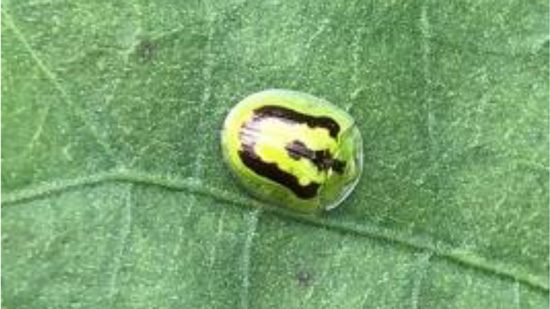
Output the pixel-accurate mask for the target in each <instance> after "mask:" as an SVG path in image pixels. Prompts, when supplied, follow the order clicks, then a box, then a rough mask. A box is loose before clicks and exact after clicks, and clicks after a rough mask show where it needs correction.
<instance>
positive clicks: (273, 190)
mask: <svg viewBox="0 0 550 309" xmlns="http://www.w3.org/2000/svg"><path fill="white" fill-rule="evenodd" d="M221 148H222V153H223V158H224V161H225V162H226V164H227V165H228V166H229V169H230V170H231V171H232V172H233V174H234V175H235V176H236V178H237V179H238V180H239V182H240V183H241V184H242V185H243V186H244V188H246V189H247V190H248V191H249V192H250V193H251V194H252V195H253V196H255V197H257V198H259V199H261V200H263V201H266V202H268V203H271V204H275V205H278V206H281V207H285V208H288V209H291V210H295V211H299V212H303V213H316V212H317V213H318V212H322V211H325V210H330V209H333V208H335V207H336V206H338V205H339V204H340V203H341V202H342V201H343V200H344V199H345V198H346V197H347V196H348V195H349V194H350V193H351V192H352V191H353V189H354V187H355V186H356V185H357V182H358V181H359V179H360V176H361V173H362V169H363V152H362V151H363V150H362V138H361V134H360V131H359V129H358V127H357V125H356V123H355V121H354V119H353V118H352V117H351V116H350V115H349V114H348V113H347V112H346V111H344V110H343V109H341V108H339V107H337V106H335V105H333V104H331V103H329V102H328V101H326V100H324V99H321V98H318V97H315V96H313V95H310V94H307V93H303V92H299V91H293V90H284V89H270V90H265V91H261V92H258V93H254V94H252V95H250V96H248V97H246V98H244V99H243V100H242V101H240V102H239V103H237V104H236V105H235V107H233V109H232V110H231V111H230V112H229V113H228V115H227V117H226V119H225V121H224V124H223V128H222V130H221Z"/></svg>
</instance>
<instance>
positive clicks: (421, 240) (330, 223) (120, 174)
mask: <svg viewBox="0 0 550 309" xmlns="http://www.w3.org/2000/svg"><path fill="white" fill-rule="evenodd" d="M106 182H128V183H133V184H141V185H146V186H158V187H162V188H165V189H168V190H183V191H188V192H190V193H193V194H198V195H203V196H208V197H211V198H213V199H216V200H219V201H222V202H225V203H228V204H233V205H239V206H245V207H259V208H262V209H268V210H271V211H274V212H276V213H278V214H280V215H282V216H283V217H285V218H288V219H292V220H295V221H298V222H301V223H304V224H309V225H313V226H318V227H322V228H324V229H327V230H332V231H336V232H341V233H351V234H355V235H358V236H363V237H368V238H373V239H378V240H381V241H385V242H390V243H395V244H398V245H402V246H405V247H409V248H411V249H413V250H421V251H428V252H431V253H432V254H433V258H439V259H443V260H449V261H452V262H454V263H456V264H460V265H462V266H464V267H468V268H472V269H477V270H479V271H483V272H485V273H489V274H493V275H497V276H500V277H503V278H507V279H510V280H516V281H518V282H521V283H522V284H525V285H528V286H531V287H532V288H535V289H537V290H540V291H543V292H546V293H547V292H548V291H549V286H548V283H547V282H546V281H545V280H544V279H543V278H539V277H538V276H536V275H533V274H531V273H529V272H526V271H525V270H523V269H520V268H518V267H515V266H513V265H509V264H505V263H500V262H498V261H497V260H490V259H486V258H484V257H482V256H479V255H476V254H475V253H473V252H470V251H466V250H461V249H459V248H453V247H452V246H450V245H448V244H444V243H443V242H438V241H434V240H433V239H430V238H428V237H427V236H426V235H415V236H412V235H410V234H409V233H406V232H404V231H400V230H397V229H393V230H392V229H389V228H382V227H378V226H376V225H370V224H365V223H362V224H360V225H358V224H354V223H350V222H342V221H336V220H330V219H325V218H320V217H312V216H307V215H298V214H295V213H293V212H290V211H287V210H284V209H280V208H275V207H272V206H269V205H266V204H264V203H260V202H258V201H256V200H254V199H252V198H249V197H243V196H240V195H238V194H235V193H231V192H228V191H225V190H222V189H219V188H212V187H209V186H207V185H205V184H204V183H202V182H201V180H200V179H196V178H192V177H189V178H183V179H182V178H178V177H174V176H171V175H161V174H149V173H143V172H139V171H132V170H127V169H115V170H113V171H107V172H102V173H98V174H95V175H90V176H86V177H82V178H76V179H70V180H64V181H55V182H51V183H46V184H43V185H41V186H38V187H35V188H30V189H23V190H20V191H17V192H13V193H8V194H4V195H2V208H4V207H7V206H9V205H13V204H18V203H21V202H26V201H31V200H34V199H38V198H43V197H46V196H49V195H54V194H58V193H61V192H63V191H67V190H72V189H79V188H84V187H87V186H94V185H98V184H101V183H106Z"/></svg>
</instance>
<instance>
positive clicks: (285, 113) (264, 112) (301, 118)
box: [254, 105, 340, 138]
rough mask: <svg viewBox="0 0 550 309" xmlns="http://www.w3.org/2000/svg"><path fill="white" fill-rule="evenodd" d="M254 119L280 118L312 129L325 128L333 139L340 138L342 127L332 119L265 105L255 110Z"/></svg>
mask: <svg viewBox="0 0 550 309" xmlns="http://www.w3.org/2000/svg"><path fill="white" fill-rule="evenodd" d="M254 118H260V119H261V118H278V119H282V120H286V121H289V122H293V123H299V124H301V123H305V124H307V125H308V126H309V127H310V128H325V129H327V130H328V131H329V134H330V136H331V137H332V138H336V137H337V136H338V133H339V132H340V126H339V125H338V123H337V122H336V121H335V120H334V119H332V118H330V117H326V116H319V117H315V116H311V115H306V114H302V113H300V112H297V111H295V110H292V109H289V108H285V107H281V106H275V105H265V106H262V107H260V108H257V109H255V110H254Z"/></svg>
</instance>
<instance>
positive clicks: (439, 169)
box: [2, 1, 548, 308]
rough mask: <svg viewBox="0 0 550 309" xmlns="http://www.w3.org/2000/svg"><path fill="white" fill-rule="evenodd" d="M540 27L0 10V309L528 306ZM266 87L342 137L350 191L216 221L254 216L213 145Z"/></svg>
mask: <svg viewBox="0 0 550 309" xmlns="http://www.w3.org/2000/svg"><path fill="white" fill-rule="evenodd" d="M547 13H548V5H547V4H546V3H543V2H540V1H539V2H537V1H530V2H519V1H510V2H509V3H507V4H506V5H501V4H500V2H496V1H487V2H482V3H478V2H469V1H454V2H451V3H450V4H449V5H444V6H443V5H438V4H437V3H436V2H430V1H413V2H407V3H400V2H385V3H378V2H362V1H355V2H354V1H344V2H341V1H334V2H333V1H326V2H316V1H310V2H300V3H283V2H281V3H279V2H276V1H258V2H240V1H229V2H224V3H222V4H220V3H213V2H201V3H200V4H198V5H194V4H185V5H181V4H177V3H173V2H170V1H166V2H155V3H154V4H152V3H147V2H128V3H119V2H107V1H105V2H94V3H85V2H82V3H81V2H74V3H71V4H67V3H55V2H48V3H40V2H21V3H19V2H17V3H14V2H8V3H7V4H5V3H4V4H3V9H2V14H3V15H2V17H3V18H2V23H3V26H4V27H3V30H2V32H3V33H2V36H3V43H4V53H3V56H2V65H3V67H4V70H3V72H2V79H3V83H2V94H3V95H4V100H5V101H4V104H3V105H2V112H3V116H2V120H3V121H2V129H3V131H4V133H3V134H4V137H5V138H4V142H3V143H2V146H3V148H4V152H3V153H2V160H3V171H2V189H3V191H4V196H3V211H4V220H3V223H4V224H3V228H2V234H3V246H4V253H3V257H4V261H5V265H9V268H4V269H3V270H4V271H3V275H2V278H3V282H4V289H5V290H4V297H3V302H4V304H6V305H8V306H10V307H27V308H35V307H52V308H53V307H71V306H81V307H97V306H108V307H115V308H116V307H120V308H126V307H155V306H156V307H168V308H169V307H176V306H181V305H182V304H183V305H185V306H189V307H199V308H202V307H204V308H211V307H219V308H225V307H243V308H246V307H250V308H263V307H266V308H273V307H287V308H288V307H290V308H293V307H300V308H302V307H305V308H307V307H312V308H319V307H321V308H323V307H326V308H335V307H342V308H361V307H371V306H373V307H381V308H396V307H397V308H399V307H413V308H415V307H417V308H421V307H428V308H464V307H472V308H477V307H483V308H529V307H532V308H539V307H541V308H542V306H546V307H547V304H548V297H547V295H546V294H547V291H548V284H547V282H548V259H547V256H548V239H547V235H548V212H547V208H546V205H548V139H547V135H546V133H547V131H548V117H547V115H548V105H547V104H546V102H547V101H548V46H547V42H548V27H547V25H548V14H547ZM272 87H277V88H292V89H298V90H302V91H307V92H310V93H313V94H316V95H319V96H321V97H325V98H327V99H329V100H330V101H332V102H334V103H335V104H337V105H340V106H342V107H345V108H348V109H349V110H350V112H351V113H352V114H353V115H354V117H356V119H357V121H358V123H359V125H360V128H361V131H362V134H363V137H364V139H365V141H366V143H365V144H366V145H365V162H366V167H365V175H364V177H363V179H362V180H361V182H360V185H359V187H358V189H357V191H356V192H355V193H354V195H353V196H352V197H351V199H350V201H348V202H346V205H344V206H343V207H342V208H340V209H338V210H337V211H335V212H334V213H332V214H330V215H329V216H328V217H326V218H321V219H307V218H306V219H304V218H295V217H293V216H292V215H290V216H289V215H287V216H284V215H283V216H282V217H281V216H279V215H274V214H270V213H263V212H261V213H259V212H257V211H255V210H251V209H250V208H246V207H245V208H242V207H235V206H234V205H233V204H245V205H254V203H255V202H253V201H251V200H250V199H247V198H246V197H245V196H243V195H244V194H243V193H242V191H241V189H240V188H238V187H234V186H233V185H232V180H231V177H230V175H229V174H228V172H227V170H226V169H225V168H224V166H223V163H222V162H221V160H220V158H221V156H220V153H219V149H218V133H219V127H220V124H221V122H222V120H223V117H224V116H225V113H226V112H227V111H228V110H229V109H230V108H231V106H232V105H233V104H234V103H235V102H237V101H238V100H239V99H240V98H242V97H243V96H245V95H247V94H249V93H251V92H254V91H258V90H261V89H265V88H272ZM29 120H32V121H29ZM109 171H114V172H112V174H109V173H110V172H109ZM128 171H129V172H128ZM105 173H107V174H105ZM90 175H91V176H90ZM94 175H95V176H97V177H95V176H94ZM105 175H111V176H105ZM113 175H115V176H113ZM125 175H126V176H125ZM132 175H134V176H132ZM136 175H137V176H136ZM94 177H95V178H94ZM79 179H83V180H82V181H81V182H79ZM199 180H200V181H199ZM6 193H7V194H6ZM6 195H7V197H6ZM288 219H298V221H296V220H288ZM304 223H305V224H304ZM308 223H309V224H308ZM29 227H31V228H29ZM365 236H366V237H365ZM411 244H412V246H411ZM449 257H450V258H449ZM461 260H464V261H466V262H465V263H457V261H461ZM6 261H7V262H6ZM480 265H481V267H480ZM484 266H486V267H484ZM483 269H485V271H484V270H483ZM498 274H500V275H498ZM6 294H7V296H6Z"/></svg>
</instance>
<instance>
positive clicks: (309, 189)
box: [239, 143, 320, 199]
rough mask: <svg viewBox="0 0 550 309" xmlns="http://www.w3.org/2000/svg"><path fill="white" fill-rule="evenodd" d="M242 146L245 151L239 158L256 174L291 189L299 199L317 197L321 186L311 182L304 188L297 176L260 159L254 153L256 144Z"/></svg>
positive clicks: (240, 151) (240, 153)
mask: <svg viewBox="0 0 550 309" xmlns="http://www.w3.org/2000/svg"><path fill="white" fill-rule="evenodd" d="M242 146H243V150H239V157H240V158H241V160H242V161H243V163H244V165H246V166H247V167H248V168H250V169H251V170H253V171H254V172H255V173H256V174H258V175H260V176H263V177H266V178H268V179H271V180H273V181H275V182H277V183H278V184H280V185H283V186H285V187H287V188H289V189H290V190H292V192H294V193H295V194H296V195H297V196H298V197H299V198H303V199H310V198H314V197H315V196H316V195H317V190H318V189H319V187H320V184H318V183H316V182H311V183H309V184H308V185H306V186H302V185H300V183H299V182H298V178H297V177H296V176H294V175H292V174H290V173H287V172H285V171H283V170H281V169H280V168H279V166H278V165H277V164H276V163H267V162H264V161H263V160H262V159H261V158H260V157H258V155H257V154H256V153H255V152H254V143H252V144H246V145H245V144H244V143H243V144H242Z"/></svg>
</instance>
